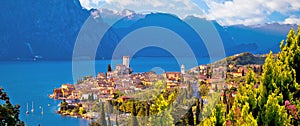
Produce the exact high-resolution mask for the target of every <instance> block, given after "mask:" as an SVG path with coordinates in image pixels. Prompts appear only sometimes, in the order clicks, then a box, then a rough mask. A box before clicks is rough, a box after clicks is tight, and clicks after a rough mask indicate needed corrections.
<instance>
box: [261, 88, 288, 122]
mask: <svg viewBox="0 0 300 126" xmlns="http://www.w3.org/2000/svg"><path fill="white" fill-rule="evenodd" d="M279 102H282V95H279V96H277V95H276V94H275V93H272V94H271V95H269V97H268V100H267V103H266V104H265V105H264V109H263V110H262V114H263V115H264V116H261V117H262V123H261V124H263V125H266V126H286V125H288V124H289V121H290V119H289V118H288V114H287V111H286V110H285V107H284V106H280V105H279Z"/></svg>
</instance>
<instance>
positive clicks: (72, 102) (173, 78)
mask: <svg viewBox="0 0 300 126" xmlns="http://www.w3.org/2000/svg"><path fill="white" fill-rule="evenodd" d="M129 61H130V57H129V56H123V64H119V65H116V67H115V70H112V68H111V66H110V65H108V68H107V72H106V73H98V75H97V76H96V77H93V76H87V77H84V78H83V79H82V80H79V81H78V82H77V84H62V85H61V87H59V88H55V89H54V90H53V94H50V95H49V97H50V98H53V99H56V100H62V101H63V102H61V104H60V108H59V110H58V111H57V112H58V113H60V114H62V115H68V116H74V117H82V118H88V119H96V118H98V116H99V114H98V113H96V112H94V111H92V109H93V103H94V102H93V101H98V102H103V101H111V100H118V101H127V100H130V99H138V98H140V97H142V96H141V95H135V94H138V93H139V92H143V91H144V90H147V89H149V88H153V86H154V85H155V82H157V81H163V83H164V88H165V89H166V90H172V89H174V88H188V87H189V86H190V85H189V84H191V83H193V86H192V88H195V89H194V90H196V91H199V92H200V91H202V90H201V89H200V88H199V87H200V86H201V85H205V87H206V90H207V91H206V92H207V93H210V92H220V96H221V97H220V98H221V100H222V101H223V100H224V98H225V99H226V100H231V99H233V98H234V97H235V95H236V94H237V90H236V89H237V87H238V83H239V82H238V81H243V80H239V78H242V77H243V76H245V75H246V73H247V72H248V69H249V68H251V69H252V70H254V71H255V72H256V73H261V71H262V70H261V69H262V68H261V64H248V65H237V64H228V65H226V66H222V65H219V66H213V65H211V64H210V65H200V66H197V67H194V68H192V69H190V70H186V69H185V65H184V64H182V65H181V68H180V72H165V73H163V74H156V73H155V72H153V71H150V72H143V73H133V72H132V69H131V68H130V66H129ZM225 78H236V79H231V80H230V79H226V81H225ZM258 84H259V83H258ZM258 84H256V85H255V87H254V88H257V87H258ZM229 90H230V91H229ZM120 94H122V95H120ZM194 96H195V97H198V98H200V99H201V101H204V103H203V104H205V103H206V102H205V101H207V99H206V96H205V95H203V92H200V93H198V94H196V93H195V95H194ZM66 106H67V107H66ZM67 108H68V109H70V110H69V111H63V110H67ZM127 114H128V113H127ZM124 115H126V113H124ZM110 118H113V117H110Z"/></svg>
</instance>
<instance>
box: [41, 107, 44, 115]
mask: <svg viewBox="0 0 300 126" xmlns="http://www.w3.org/2000/svg"><path fill="white" fill-rule="evenodd" d="M41 114H42V115H44V108H43V107H42V112H41Z"/></svg>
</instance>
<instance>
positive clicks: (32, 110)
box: [31, 101, 34, 113]
mask: <svg viewBox="0 0 300 126" xmlns="http://www.w3.org/2000/svg"><path fill="white" fill-rule="evenodd" d="M31 107H32V108H31V112H32V113H33V112H34V109H33V101H32V105H31Z"/></svg>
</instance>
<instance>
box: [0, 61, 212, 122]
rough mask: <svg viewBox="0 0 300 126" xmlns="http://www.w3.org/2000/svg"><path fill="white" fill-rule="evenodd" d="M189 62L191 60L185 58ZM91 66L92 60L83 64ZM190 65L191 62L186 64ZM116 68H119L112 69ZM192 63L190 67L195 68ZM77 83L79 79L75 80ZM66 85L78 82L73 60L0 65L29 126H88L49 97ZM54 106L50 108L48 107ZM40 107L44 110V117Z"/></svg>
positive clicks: (139, 64)
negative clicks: (63, 111)
mask: <svg viewBox="0 0 300 126" xmlns="http://www.w3.org/2000/svg"><path fill="white" fill-rule="evenodd" d="M184 60H185V61H189V59H184ZM197 61H198V64H206V63H208V62H209V59H197ZM80 62H82V63H90V62H91V61H80ZM118 63H120V64H121V63H122V61H121V60H98V61H96V62H95V73H88V72H84V71H83V72H82V73H80V74H81V76H87V75H95V74H96V73H97V72H105V71H106V70H107V65H108V64H112V65H113V64H118ZM186 63H187V62H186ZM130 66H131V67H132V68H133V70H134V71H135V72H146V71H150V70H154V71H155V70H156V69H157V68H159V69H160V70H163V71H180V65H178V63H177V61H176V60H175V59H174V58H166V57H161V58H158V57H150V58H149V57H148V58H134V59H132V60H131V61H130ZM112 67H113V68H115V66H112ZM191 67H193V66H192V63H191V64H189V63H187V64H186V68H187V69H188V68H191ZM74 80H76V79H74ZM64 83H71V84H73V83H75V82H74V81H73V74H72V62H71V61H38V62H21V61H16V62H0V86H1V87H3V88H4V89H5V91H6V92H7V93H8V95H9V97H10V99H11V102H12V103H13V104H20V105H21V114H20V118H21V120H23V121H24V122H25V123H26V125H27V126H37V125H38V124H40V125H41V126H54V125H55V126H63V125H69V126H85V125H87V124H88V121H87V120H84V119H77V118H71V117H63V116H60V115H58V114H55V111H56V110H57V109H58V106H57V105H58V104H59V103H60V101H58V100H53V99H50V98H48V94H51V93H52V90H53V88H58V87H60V85H61V84H64ZM32 101H33V102H34V110H35V111H34V112H33V113H30V114H28V115H26V114H25V112H26V104H27V103H28V104H29V110H31V102H32ZM48 104H50V106H48ZM39 106H42V107H43V108H44V115H42V114H41V109H40V108H39Z"/></svg>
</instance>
